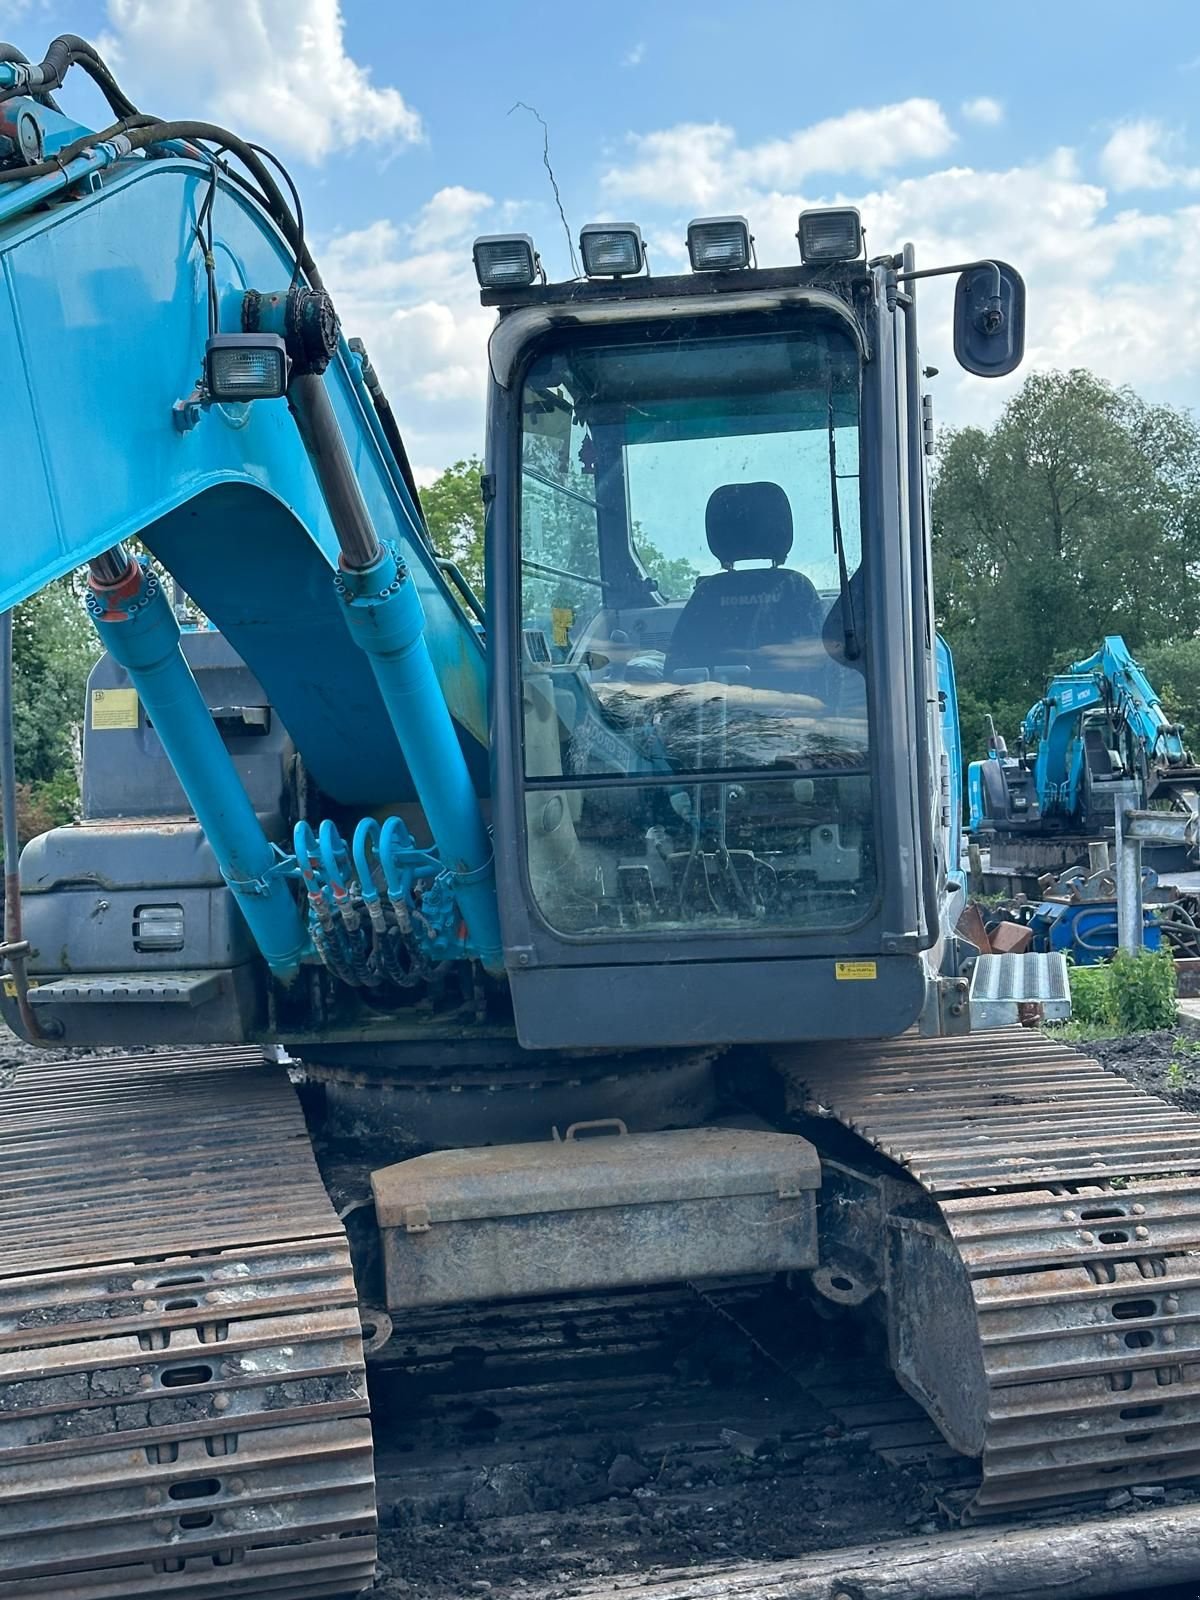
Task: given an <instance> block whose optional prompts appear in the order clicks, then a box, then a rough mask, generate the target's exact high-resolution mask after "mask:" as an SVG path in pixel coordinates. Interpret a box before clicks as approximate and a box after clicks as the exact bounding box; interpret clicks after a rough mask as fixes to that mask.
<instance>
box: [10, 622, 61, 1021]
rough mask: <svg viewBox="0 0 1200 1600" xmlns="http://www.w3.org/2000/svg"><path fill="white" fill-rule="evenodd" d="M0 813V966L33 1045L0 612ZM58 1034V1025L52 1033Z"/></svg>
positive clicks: (14, 768) (14, 765)
mask: <svg viewBox="0 0 1200 1600" xmlns="http://www.w3.org/2000/svg"><path fill="white" fill-rule="evenodd" d="M0 810H2V811H3V838H4V946H3V950H2V951H0V955H2V956H3V963H4V964H7V966H8V970H9V972H10V973H11V974H12V980H13V988H14V989H15V990H16V1000H17V1013H18V1015H19V1016H20V1018H21V1026H22V1027H23V1028H24V1029H25V1034H26V1037H27V1038H29V1039H30V1040H32V1041H34V1042H35V1043H36V1042H38V1041H42V1040H45V1039H47V1038H48V1037H49V1036H50V1032H51V1030H50V1029H45V1030H43V1028H42V1026H41V1024H40V1023H39V1021H38V1019H37V1017H36V1015H35V1014H34V1010H33V1007H32V1006H31V1005H30V1003H29V980H28V977H27V976H26V972H25V958H26V956H27V955H28V954H29V946H28V945H27V944H26V942H25V939H24V936H23V934H22V931H21V871H20V866H21V846H20V840H19V839H18V837H17V762H16V751H15V749H14V747H13V614H12V612H11V611H4V612H0ZM53 1031H54V1033H55V1034H59V1033H61V1032H62V1026H61V1024H58V1025H56V1026H55V1027H54V1029H53Z"/></svg>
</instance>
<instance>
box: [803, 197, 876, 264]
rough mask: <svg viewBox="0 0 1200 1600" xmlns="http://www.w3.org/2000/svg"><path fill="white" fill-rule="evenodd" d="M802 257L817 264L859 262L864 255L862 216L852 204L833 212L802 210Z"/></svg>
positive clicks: (804, 260) (807, 261)
mask: <svg viewBox="0 0 1200 1600" xmlns="http://www.w3.org/2000/svg"><path fill="white" fill-rule="evenodd" d="M796 237H797V238H798V239H799V240H800V259H801V261H803V262H804V263H805V264H806V265H809V266H815V265H817V264H819V263H820V262H822V261H856V260H857V259H858V257H859V256H860V255H862V247H863V234H862V218H861V217H860V216H859V214H858V212H857V211H856V210H855V208H854V207H853V206H844V207H841V208H839V209H838V210H834V211H802V212H801V213H800V232H799V233H798V234H797V236H796Z"/></svg>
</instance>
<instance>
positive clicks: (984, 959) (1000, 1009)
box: [971, 952, 1071, 1030]
mask: <svg viewBox="0 0 1200 1600" xmlns="http://www.w3.org/2000/svg"><path fill="white" fill-rule="evenodd" d="M1029 1005H1037V1006H1040V1007H1041V1011H1042V1016H1043V1018H1044V1019H1045V1020H1046V1021H1047V1022H1066V1021H1067V1019H1068V1018H1069V1017H1070V1015H1071V985H1070V981H1069V979H1068V976H1067V958H1066V956H1065V955H1062V954H1060V953H1058V952H1055V953H1054V954H1052V955H1032V954H1026V955H1000V956H980V957H979V960H978V961H977V962H976V963H975V970H974V971H973V972H972V974H971V1028H972V1030H975V1029H982V1028H1011V1027H1012V1026H1014V1024H1016V1023H1017V1022H1019V1021H1020V1020H1021V1013H1020V1008H1021V1007H1022V1006H1029Z"/></svg>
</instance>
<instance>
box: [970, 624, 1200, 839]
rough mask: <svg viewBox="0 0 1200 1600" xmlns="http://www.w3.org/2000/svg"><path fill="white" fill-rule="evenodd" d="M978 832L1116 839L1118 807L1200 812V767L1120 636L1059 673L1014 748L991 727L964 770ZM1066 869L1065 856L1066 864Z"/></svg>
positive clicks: (981, 835)
mask: <svg viewBox="0 0 1200 1600" xmlns="http://www.w3.org/2000/svg"><path fill="white" fill-rule="evenodd" d="M967 799H968V808H969V821H968V828H969V831H970V833H971V834H972V836H973V837H976V838H986V839H989V840H992V841H1001V842H1003V843H1004V844H1008V843H1013V844H1014V845H1016V847H1017V848H1018V850H1019V844H1018V843H1017V841H1028V840H1031V839H1036V840H1054V839H1060V840H1064V841H1070V843H1071V844H1072V845H1074V846H1075V847H1076V848H1079V847H1080V845H1086V843H1087V841H1088V840H1089V839H1091V840H1098V839H1102V838H1104V837H1105V836H1106V835H1111V833H1112V830H1113V827H1114V818H1115V814H1116V808H1117V806H1118V805H1132V806H1134V807H1138V808H1145V807H1146V806H1149V805H1156V804H1160V803H1168V804H1170V805H1171V806H1174V807H1178V808H1180V809H1184V810H1188V811H1191V812H1196V811H1200V767H1198V766H1197V765H1196V763H1195V762H1194V760H1193V759H1192V756H1191V755H1190V754H1189V752H1188V750H1187V749H1186V748H1185V746H1184V743H1183V729H1182V728H1181V727H1179V726H1178V725H1177V724H1176V723H1174V722H1172V721H1171V719H1170V718H1169V717H1168V716H1167V714H1166V712H1165V711H1164V710H1163V708H1162V703H1161V701H1160V700H1159V698H1158V695H1157V694H1156V693H1155V691H1154V688H1153V687H1152V685H1151V684H1150V681H1149V679H1148V678H1147V677H1146V674H1145V673H1144V672H1143V671H1142V669H1141V667H1139V665H1138V664H1137V662H1136V661H1135V660H1134V658H1133V656H1132V654H1131V653H1130V651H1129V649H1128V647H1127V646H1126V644H1125V641H1124V639H1122V638H1121V637H1120V636H1119V635H1118V634H1111V635H1109V636H1108V637H1107V638H1106V639H1105V640H1104V642H1103V644H1102V645H1101V646H1100V648H1099V649H1098V650H1097V651H1096V652H1095V653H1094V654H1093V655H1090V656H1087V657H1085V658H1084V659H1083V660H1081V661H1076V662H1074V663H1073V664H1072V665H1071V666H1070V667H1068V668H1067V670H1066V671H1065V672H1059V673H1056V674H1055V675H1054V677H1053V678H1051V679H1050V682H1049V683H1048V684H1047V685H1046V692H1045V694H1044V695H1042V697H1041V699H1039V700H1037V701H1035V703H1034V704H1033V705H1032V706H1030V708H1029V710H1028V711H1027V712H1026V713H1025V717H1024V719H1023V721H1022V723H1021V732H1020V737H1019V740H1018V747H1017V754H1016V755H1015V756H1012V755H1009V753H1008V748H1007V745H1006V744H1005V741H1004V739H1003V738H1002V737H1001V736H1000V735H999V734H997V733H996V731H995V727H994V726H993V728H992V732H991V737H990V738H989V740H988V755H987V759H986V760H983V761H972V762H971V763H970V765H969V766H968V768H967ZM1063 864H1064V865H1066V864H1067V863H1066V861H1065V860H1064V863H1063Z"/></svg>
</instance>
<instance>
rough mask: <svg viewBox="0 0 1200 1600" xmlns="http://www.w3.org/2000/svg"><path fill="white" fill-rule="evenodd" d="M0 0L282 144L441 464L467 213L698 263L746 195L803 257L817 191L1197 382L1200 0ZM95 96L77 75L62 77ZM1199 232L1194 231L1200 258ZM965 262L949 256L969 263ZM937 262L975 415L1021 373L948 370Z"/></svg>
mask: <svg viewBox="0 0 1200 1600" xmlns="http://www.w3.org/2000/svg"><path fill="white" fill-rule="evenodd" d="M905 9H906V8H902V7H897V6H895V5H894V4H886V5H885V4H883V3H881V0H857V3H856V4H854V5H852V6H851V5H829V4H827V3H826V4H819V5H818V4H815V3H812V0H737V3H736V4H729V3H728V0H726V3H725V4H720V5H718V4H714V3H711V0H643V3H642V4H640V5H633V4H629V3H628V0H610V3H606V4H603V5H596V4H592V5H582V4H566V3H564V0H556V3H555V4H553V5H551V4H547V3H546V0H527V3H526V4H524V5H511V4H510V5H503V6H501V5H498V4H495V3H493V4H484V3H482V0H440V3H430V0H420V3H412V4H409V3H407V0H341V3H339V0H0V36H3V37H4V38H6V39H8V40H11V41H12V42H14V43H16V44H18V45H20V46H21V47H22V48H23V49H24V50H25V51H26V53H27V54H28V55H30V56H31V57H34V58H35V59H38V58H40V57H41V55H42V52H43V50H44V47H45V45H46V44H47V43H48V42H49V40H50V39H51V38H52V37H53V36H54V35H55V34H56V33H60V32H74V33H80V34H83V35H84V36H85V37H87V38H90V39H92V40H93V41H94V42H96V43H97V44H99V45H100V46H101V47H102V49H103V50H104V52H105V54H106V56H107V58H108V59H109V61H110V63H111V65H112V66H113V68H114V70H115V71H116V73H117V75H118V77H119V79H120V81H121V84H122V86H123V87H124V88H125V90H126V92H127V93H128V94H129V95H130V96H131V98H132V99H133V100H135V101H136V102H137V103H138V104H139V105H140V106H142V107H143V108H144V109H149V110H153V111H154V112H156V113H158V114H159V115H162V116H195V117H204V118H211V119H215V120H217V121H219V122H221V123H223V124H224V125H225V126H228V127H231V128H233V129H235V130H236V131H238V132H240V133H243V134H248V135H251V136H253V137H255V138H257V139H259V140H262V141H263V142H265V143H267V144H269V145H271V147H272V148H273V149H274V150H275V151H276V152H277V153H278V154H279V155H280V156H281V157H282V158H283V159H284V160H285V161H286V162H287V163H288V165H289V167H290V168H291V170H292V172H293V175H294V177H295V178H296V181H297V183H298V184H299V186H300V189H301V192H302V194H303V197H304V205H305V213H306V220H307V226H308V233H309V237H310V240H311V243H312V246H313V252H314V254H315V255H316V257H317V259H318V261H319V262H320V263H321V266H322V271H323V273H324V276H325V278H326V280H327V283H328V285H329V287H330V288H331V289H332V290H333V292H334V295H335V298H336V300H337V304H338V309H339V312H340V314H341V317H342V322H343V325H344V327H345V329H346V332H347V333H348V334H358V335H360V336H361V337H363V338H365V339H366V341H367V345H368V348H369V350H370V352H371V355H372V357H373V359H374V361H375V364H376V366H377V368H378V369H379V371H380V374H381V376H382V378H383V380H384V383H385V386H386V387H387V388H388V390H389V394H390V398H391V401H392V405H393V408H394V410H395V412H396V414H397V416H398V417H399V419H400V422H401V426H402V428H403V430H404V433H405V436H406V440H407V442H408V448H409V453H410V456H411V457H412V460H413V462H414V464H415V465H416V468H417V471H418V475H419V477H420V478H421V479H422V481H426V482H427V481H429V480H430V479H431V478H432V477H433V476H435V475H436V474H437V472H438V471H439V470H441V469H442V468H444V467H446V466H448V465H450V464H451V463H453V462H454V461H456V460H459V459H461V458H463V457H465V456H469V455H472V454H478V453H479V452H480V451H481V448H482V440H483V399H484V387H485V385H484V379H485V372H486V367H485V360H484V349H485V344H486V339H487V333H488V329H489V327H490V325H491V320H492V318H491V313H488V312H484V311H483V310H481V308H480V306H479V303H478V293H477V289H476V285H475V282H474V277H473V273H472V268H471V241H472V239H473V237H474V236H475V235H476V234H479V233H498V232H505V231H512V230H515V231H522V232H528V233H531V234H532V235H533V236H534V239H535V241H536V243H537V246H538V248H539V250H540V252H541V254H542V258H543V261H544V263H545V266H546V269H547V271H548V273H549V275H550V277H551V278H552V279H561V278H565V277H568V276H570V275H571V270H572V269H571V264H570V257H569V252H568V245H567V238H566V235H565V233H564V229H563V224H562V220H561V219H560V217H559V214H558V210H557V208H556V205H555V201H554V195H553V192H552V189H551V184H550V179H549V176H548V174H547V172H546V169H545V167H544V165H543V162H542V154H543V128H542V126H541V124H540V123H539V122H538V121H537V120H536V119H535V117H534V115H533V113H532V112H531V111H529V110H526V109H522V108H521V106H520V105H519V104H518V102H522V101H523V102H525V104H526V105H527V106H532V107H536V109H537V111H538V113H539V114H540V115H541V117H542V118H544V120H545V124H546V128H547V129H548V135H549V142H550V158H551V162H552V165H553V168H554V174H555V177H556V178H557V181H558V185H559V189H560V192H561V197H562V205H563V209H564V211H565V214H566V217H567V219H568V222H569V226H570V229H571V232H572V234H573V235H576V236H577V235H578V231H579V228H580V227H581V226H582V225H583V224H584V223H585V222H594V221H627V220H628V221H635V222H638V223H639V224H640V225H641V227H642V229H643V232H644V234H645V236H646V239H647V244H648V249H649V259H650V264H651V270H653V271H658V272H667V271H678V270H685V269H686V265H687V258H686V251H685V248H684V237H685V230H686V226H687V223H688V221H689V219H690V218H692V217H695V216H704V215H709V216H711V215H718V214H722V213H729V212H740V213H743V214H744V215H746V216H747V217H748V218H749V220H750V224H751V228H752V231H753V232H754V234H755V237H756V240H757V249H758V257H759V261H760V263H761V264H763V265H781V264H786V263H788V262H791V261H794V260H796V259H797V247H796V242H795V232H796V218H797V216H798V214H799V212H800V211H801V210H803V209H804V208H805V207H808V206H815V205H827V204H837V203H852V204H854V205H857V206H859V207H860V208H861V210H862V214H863V220H864V224H865V227H866V229H867V242H868V249H869V251H870V252H871V253H873V254H874V253H881V252H883V251H885V250H893V249H897V248H899V246H900V245H901V244H903V243H904V242H906V241H912V242H913V243H914V244H915V246H916V250H917V256H918V265H922V266H933V265H940V264H948V263H951V262H955V261H962V260H969V259H971V258H973V257H978V256H980V255H984V254H987V255H996V256H999V257H1001V258H1002V259H1004V260H1007V261H1010V262H1012V263H1013V264H1014V265H1015V266H1016V267H1018V269H1019V270H1020V271H1021V272H1022V273H1023V275H1024V276H1025V279H1026V282H1027V284H1028V289H1029V310H1028V327H1027V338H1026V363H1025V367H1024V369H1023V371H1029V370H1030V369H1031V368H1049V367H1059V368H1065V367H1072V366H1087V367H1090V368H1092V369H1093V370H1094V371H1096V372H1098V373H1100V374H1101V375H1102V376H1103V377H1105V378H1108V379H1110V380H1111V381H1113V382H1114V383H1127V384H1130V385H1132V386H1133V387H1134V388H1135V389H1136V390H1137V391H1138V392H1139V393H1141V394H1143V395H1144V396H1145V397H1147V398H1148V399H1151V400H1156V401H1166V402H1169V403H1171V404H1174V405H1179V406H1187V407H1193V408H1195V407H1200V6H1197V5H1196V4H1195V0H1142V3H1141V4H1140V5H1137V6H1131V5H1129V4H1128V0H1119V3H1118V0H1007V3H1005V4H999V5H995V6H964V5H962V4H961V3H955V4H951V3H948V0H925V3H924V4H923V5H921V6H920V7H910V8H907V10H908V12H909V14H910V17H911V20H909V19H908V18H905ZM62 98H63V100H64V102H65V103H66V105H67V107H68V108H69V109H71V110H73V111H75V112H76V114H77V115H79V116H80V117H81V119H82V120H85V121H92V122H97V123H98V122H99V121H100V120H101V119H102V117H103V107H102V103H101V102H100V101H99V99H98V96H97V95H96V94H95V92H94V91H93V90H92V88H91V86H90V84H88V83H87V81H86V80H85V79H84V78H83V77H82V74H80V73H78V72H76V73H73V74H72V76H71V78H70V80H69V81H68V86H67V89H66V91H65V92H64V94H63V96H62ZM1193 252H1195V255H1196V259H1193ZM952 281H953V280H949V282H951V283H952ZM951 293H952V290H951V289H950V288H949V287H946V286H943V285H938V284H935V285H931V286H926V287H924V288H923V289H922V291H921V296H920V314H921V342H922V353H923V356H924V359H925V360H926V361H927V362H929V363H931V364H932V365H935V366H937V367H938V368H939V369H940V372H939V376H938V377H937V378H936V379H934V380H933V393H934V396H935V407H936V414H937V417H938V420H939V422H940V423H941V424H942V425H951V426H963V425H965V424H969V423H979V424H984V425H986V424H987V423H989V422H990V421H992V420H993V419H994V418H995V417H996V415H997V414H998V412H999V411H1000V409H1001V408H1002V406H1003V404H1004V401H1005V399H1006V398H1007V397H1008V396H1009V395H1011V393H1012V392H1013V389H1014V388H1015V387H1016V385H1017V384H1018V383H1019V381H1020V376H1021V374H1018V375H1016V376H1014V377H1013V378H1010V379H1002V380H996V381H992V382H989V381H986V380H983V379H978V378H972V377H968V376H967V375H966V374H964V373H962V372H960V371H959V370H958V369H957V368H955V366H954V363H953V357H952V355H951V352H950V296H951Z"/></svg>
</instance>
